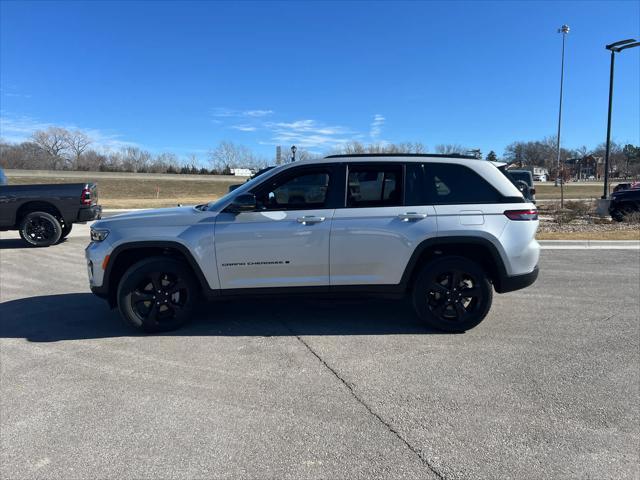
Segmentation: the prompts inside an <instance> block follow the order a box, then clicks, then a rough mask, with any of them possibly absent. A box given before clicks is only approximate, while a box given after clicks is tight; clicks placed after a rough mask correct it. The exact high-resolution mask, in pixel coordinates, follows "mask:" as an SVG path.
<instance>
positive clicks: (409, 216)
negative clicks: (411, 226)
mask: <svg viewBox="0 0 640 480" xmlns="http://www.w3.org/2000/svg"><path fill="white" fill-rule="evenodd" d="M398 218H399V219H400V220H402V221H403V222H409V221H411V220H422V219H423V218H427V214H426V213H417V212H406V213H401V214H400V215H398Z"/></svg>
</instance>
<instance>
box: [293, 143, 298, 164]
mask: <svg viewBox="0 0 640 480" xmlns="http://www.w3.org/2000/svg"><path fill="white" fill-rule="evenodd" d="M296 150H298V149H297V148H296V146H295V145H292V146H291V161H292V162H295V161H296Z"/></svg>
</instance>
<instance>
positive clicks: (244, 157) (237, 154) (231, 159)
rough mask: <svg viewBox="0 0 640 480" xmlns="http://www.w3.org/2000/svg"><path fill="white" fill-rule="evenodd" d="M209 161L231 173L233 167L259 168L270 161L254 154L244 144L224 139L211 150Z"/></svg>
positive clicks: (220, 169)
mask: <svg viewBox="0 0 640 480" xmlns="http://www.w3.org/2000/svg"><path fill="white" fill-rule="evenodd" d="M209 161H210V162H211V164H212V166H213V168H215V169H216V170H218V171H219V172H224V173H229V171H230V170H231V169H232V168H252V169H257V168H261V167H264V166H266V165H267V163H268V161H267V160H266V159H264V158H262V157H258V156H256V155H254V154H253V152H252V151H251V150H249V149H248V148H247V147H245V146H243V145H236V144H234V143H233V142H229V141H222V142H220V143H219V144H218V146H217V147H216V149H215V150H212V151H211V152H209Z"/></svg>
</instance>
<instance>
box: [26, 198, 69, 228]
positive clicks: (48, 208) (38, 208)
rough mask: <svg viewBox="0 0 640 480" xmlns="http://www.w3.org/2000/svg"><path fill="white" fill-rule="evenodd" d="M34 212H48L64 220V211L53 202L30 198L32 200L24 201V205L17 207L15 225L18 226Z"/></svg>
mask: <svg viewBox="0 0 640 480" xmlns="http://www.w3.org/2000/svg"><path fill="white" fill-rule="evenodd" d="M32 212H46V213H49V214H51V215H53V216H54V217H56V218H57V219H58V220H62V221H64V218H63V216H62V212H61V211H60V209H59V208H58V207H56V206H55V205H54V204H53V203H51V202H46V201H42V200H30V201H27V202H24V203H23V204H22V205H20V206H19V207H18V208H17V209H16V214H15V218H14V224H15V226H16V227H18V226H19V225H20V222H21V221H22V219H23V218H24V217H25V216H27V215H28V214H30V213H32Z"/></svg>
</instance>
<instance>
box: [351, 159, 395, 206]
mask: <svg viewBox="0 0 640 480" xmlns="http://www.w3.org/2000/svg"><path fill="white" fill-rule="evenodd" d="M402 177H403V169H402V165H400V164H399V165H384V164H383V165H358V164H352V165H349V173H348V177H347V207H349V208H357V207H391V206H398V205H402V204H403V191H402V183H403V182H402Z"/></svg>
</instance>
